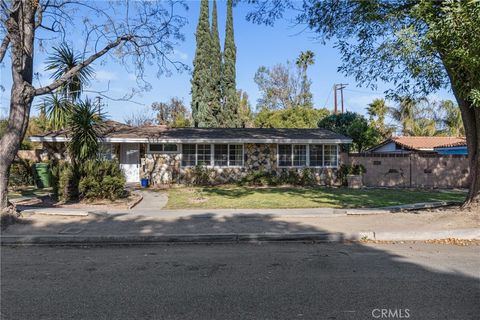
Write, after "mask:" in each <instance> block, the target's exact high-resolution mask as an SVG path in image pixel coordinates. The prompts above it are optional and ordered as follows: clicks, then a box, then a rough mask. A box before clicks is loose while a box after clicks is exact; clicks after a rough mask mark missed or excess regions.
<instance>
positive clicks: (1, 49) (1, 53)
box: [0, 34, 10, 63]
mask: <svg viewBox="0 0 480 320" xmlns="http://www.w3.org/2000/svg"><path fill="white" fill-rule="evenodd" d="M9 44H10V36H9V35H8V34H6V35H5V37H4V38H3V41H2V44H1V45H0V63H1V62H2V61H3V58H4V57H5V54H6V53H7V49H8V45H9Z"/></svg>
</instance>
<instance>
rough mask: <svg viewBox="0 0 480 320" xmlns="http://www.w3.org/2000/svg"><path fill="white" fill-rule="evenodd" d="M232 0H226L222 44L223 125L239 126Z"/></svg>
mask: <svg viewBox="0 0 480 320" xmlns="http://www.w3.org/2000/svg"><path fill="white" fill-rule="evenodd" d="M232 2H233V1H232V0H228V1H227V24H226V27H225V44H224V46H223V69H222V89H223V126H224V127H230V128H238V127H241V121H240V117H239V116H238V114H239V110H238V108H239V99H238V93H237V82H236V77H237V71H236V63H237V47H236V46H235V37H234V32H233V8H232V6H233V3H232Z"/></svg>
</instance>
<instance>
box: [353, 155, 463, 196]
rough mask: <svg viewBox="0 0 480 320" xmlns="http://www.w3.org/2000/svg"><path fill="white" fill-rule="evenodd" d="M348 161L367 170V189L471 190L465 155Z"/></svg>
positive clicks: (357, 157)
mask: <svg viewBox="0 0 480 320" xmlns="http://www.w3.org/2000/svg"><path fill="white" fill-rule="evenodd" d="M347 162H348V163H350V164H352V165H353V164H361V165H363V166H364V167H365V169H366V170H367V172H366V173H365V175H364V177H363V183H364V185H366V186H367V187H405V188H425V187H429V188H466V187H468V173H469V163H468V157H467V156H464V155H438V154H427V153H409V154H391V153H365V154H353V153H352V154H349V155H348V161H347Z"/></svg>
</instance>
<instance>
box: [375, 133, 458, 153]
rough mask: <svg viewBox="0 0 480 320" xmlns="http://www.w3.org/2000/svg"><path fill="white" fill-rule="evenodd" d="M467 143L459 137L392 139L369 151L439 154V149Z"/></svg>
mask: <svg viewBox="0 0 480 320" xmlns="http://www.w3.org/2000/svg"><path fill="white" fill-rule="evenodd" d="M457 143H465V139H464V138H457V137H418V136H417V137H405V136H399V137H391V138H390V139H387V140H385V141H383V142H382V143H380V144H379V145H377V146H374V147H372V148H370V149H368V150H367V152H373V153H412V152H423V153H437V151H436V149H435V148H437V147H441V146H445V145H452V144H457Z"/></svg>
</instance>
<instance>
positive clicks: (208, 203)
mask: <svg viewBox="0 0 480 320" xmlns="http://www.w3.org/2000/svg"><path fill="white" fill-rule="evenodd" d="M168 194H169V197H168V204H167V208H168V209H217V208H218V209H219V208H224V209H225V208H242V209H261V208H271V209H274V208H278V209H282V208H319V207H330V208H376V207H385V206H392V205H400V204H409V203H417V202H428V201H439V200H443V201H462V200H463V198H464V197H465V193H463V192H459V191H425V190H399V189H361V190H352V189H347V188H320V187H317V188H300V187H299V188H295V187H285V188H281V187H272V188H251V187H237V186H218V187H203V188H200V187H195V188H172V189H169V190H168Z"/></svg>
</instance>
